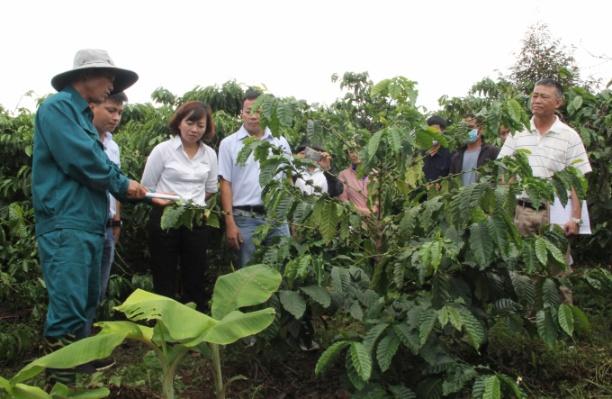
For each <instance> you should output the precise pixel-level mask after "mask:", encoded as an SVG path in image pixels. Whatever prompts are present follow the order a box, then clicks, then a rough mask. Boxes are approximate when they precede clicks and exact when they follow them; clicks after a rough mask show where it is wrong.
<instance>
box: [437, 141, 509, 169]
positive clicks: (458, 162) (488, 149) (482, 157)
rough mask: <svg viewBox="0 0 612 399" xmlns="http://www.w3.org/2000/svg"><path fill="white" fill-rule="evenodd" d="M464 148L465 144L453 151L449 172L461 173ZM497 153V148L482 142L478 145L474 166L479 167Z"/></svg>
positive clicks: (495, 156) (492, 158)
mask: <svg viewBox="0 0 612 399" xmlns="http://www.w3.org/2000/svg"><path fill="white" fill-rule="evenodd" d="M466 148H467V146H464V147H462V148H461V149H459V150H457V151H455V152H454V153H453V155H452V156H451V161H450V170H449V173H450V174H456V173H461V168H462V167H463V154H465V150H466ZM497 154H499V148H497V147H495V146H494V145H491V144H485V143H483V144H482V146H481V147H480V154H478V161H476V166H477V167H481V166H482V165H484V164H485V163H486V162H488V161H491V160H494V159H496V158H497Z"/></svg>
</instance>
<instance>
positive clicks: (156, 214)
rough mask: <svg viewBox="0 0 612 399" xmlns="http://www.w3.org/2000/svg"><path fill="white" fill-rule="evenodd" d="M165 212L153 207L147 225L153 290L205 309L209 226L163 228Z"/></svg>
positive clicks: (201, 309) (202, 309) (199, 308)
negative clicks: (162, 219) (162, 216)
mask: <svg viewBox="0 0 612 399" xmlns="http://www.w3.org/2000/svg"><path fill="white" fill-rule="evenodd" d="M162 213H163V209H161V208H153V210H152V211H151V214H150V217H149V224H148V225H147V228H148V232H149V251H150V252H151V273H152V275H153V290H154V291H155V292H156V293H157V294H160V295H164V296H167V297H170V298H174V299H176V300H179V301H181V302H185V303H186V302H195V304H196V305H197V309H198V310H200V311H204V310H206V308H207V303H206V302H207V298H206V294H205V287H204V285H205V271H206V267H207V263H206V248H207V242H206V240H207V234H206V232H207V228H206V226H200V227H198V226H194V228H193V229H192V230H189V229H187V228H185V227H181V228H178V229H170V230H162V229H161V227H160V221H161V215H162Z"/></svg>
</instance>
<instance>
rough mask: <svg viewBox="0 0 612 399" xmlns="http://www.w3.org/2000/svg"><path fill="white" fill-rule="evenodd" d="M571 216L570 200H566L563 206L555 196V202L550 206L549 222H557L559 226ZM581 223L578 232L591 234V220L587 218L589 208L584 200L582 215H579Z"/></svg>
mask: <svg viewBox="0 0 612 399" xmlns="http://www.w3.org/2000/svg"><path fill="white" fill-rule="evenodd" d="M571 217H572V205H571V200H568V201H567V204H566V205H565V206H563V204H561V201H560V200H559V198H557V196H555V202H553V204H552V205H551V206H550V224H558V225H560V226H561V227H563V225H565V223H567V222H568V221H569V220H570V218H571ZM580 219H582V223H581V224H580V229H579V231H578V234H591V221H590V219H589V210H588V208H587V203H586V201H584V200H583V201H582V215H581V216H580Z"/></svg>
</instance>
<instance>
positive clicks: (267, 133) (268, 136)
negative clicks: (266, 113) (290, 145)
mask: <svg viewBox="0 0 612 399" xmlns="http://www.w3.org/2000/svg"><path fill="white" fill-rule="evenodd" d="M250 136H251V134H250V133H249V132H248V131H247V130H246V129H245V128H244V125H241V126H240V129H239V130H238V140H240V141H242V140H244V139H246V138H247V137H250ZM273 138H274V136H272V131H271V130H270V128H268V127H266V128H265V129H264V134H263V136H261V140H266V141H270V140H272V139H273Z"/></svg>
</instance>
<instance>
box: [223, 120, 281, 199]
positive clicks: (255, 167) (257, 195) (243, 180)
mask: <svg viewBox="0 0 612 399" xmlns="http://www.w3.org/2000/svg"><path fill="white" fill-rule="evenodd" d="M247 137H249V132H247V130H246V129H245V128H244V125H243V126H241V127H240V129H239V130H238V131H237V132H236V133H233V134H231V135H229V136H227V137H226V138H224V139H223V140H221V144H220V145H219V176H220V177H222V178H223V179H224V180H226V181H228V182H230V183H231V185H232V205H233V206H244V205H251V206H254V205H262V204H263V201H262V199H261V186H260V185H259V171H260V169H259V162H258V161H256V160H255V158H254V157H253V154H251V155H249V158H248V159H247V161H246V163H245V164H244V165H243V166H240V165H238V163H237V161H236V160H237V158H238V154H239V153H240V150H241V149H242V147H243V146H244V139H246V138H247ZM261 140H266V141H269V142H270V143H271V144H272V145H275V146H277V147H280V148H282V149H283V152H285V153H286V154H287V155H288V156H291V148H290V147H289V143H288V142H287V140H286V139H285V138H284V137H278V138H277V137H274V136H272V132H271V131H270V129H268V128H266V130H265V132H264V135H263V136H262V137H261Z"/></svg>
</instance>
